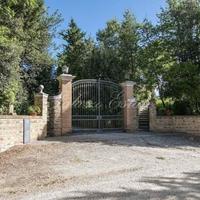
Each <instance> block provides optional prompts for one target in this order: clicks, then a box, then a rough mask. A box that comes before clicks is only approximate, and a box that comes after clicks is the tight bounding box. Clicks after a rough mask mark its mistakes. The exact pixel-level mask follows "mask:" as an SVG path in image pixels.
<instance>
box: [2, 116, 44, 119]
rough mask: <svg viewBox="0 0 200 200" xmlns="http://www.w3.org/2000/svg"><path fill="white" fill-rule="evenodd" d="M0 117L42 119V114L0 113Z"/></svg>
mask: <svg viewBox="0 0 200 200" xmlns="http://www.w3.org/2000/svg"><path fill="white" fill-rule="evenodd" d="M0 119H42V116H31V115H0Z"/></svg>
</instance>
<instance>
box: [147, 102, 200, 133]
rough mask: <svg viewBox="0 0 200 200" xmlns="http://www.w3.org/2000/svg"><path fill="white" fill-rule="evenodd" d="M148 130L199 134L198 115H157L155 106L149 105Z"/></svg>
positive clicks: (199, 119) (199, 121)
mask: <svg viewBox="0 0 200 200" xmlns="http://www.w3.org/2000/svg"><path fill="white" fill-rule="evenodd" d="M149 111H150V130H151V131H153V132H160V133H187V134H190V135H195V136H200V116H157V112H156V107H155V105H154V104H151V105H150V108H149Z"/></svg>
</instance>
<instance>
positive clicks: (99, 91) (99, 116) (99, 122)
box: [98, 78, 101, 132]
mask: <svg viewBox="0 0 200 200" xmlns="http://www.w3.org/2000/svg"><path fill="white" fill-rule="evenodd" d="M100 84H101V81H100V78H99V79H98V132H100V130H101V85H100Z"/></svg>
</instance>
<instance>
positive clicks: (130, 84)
mask: <svg viewBox="0 0 200 200" xmlns="http://www.w3.org/2000/svg"><path fill="white" fill-rule="evenodd" d="M135 85H136V83H135V82H134V81H125V82H123V83H121V86H123V87H124V86H135Z"/></svg>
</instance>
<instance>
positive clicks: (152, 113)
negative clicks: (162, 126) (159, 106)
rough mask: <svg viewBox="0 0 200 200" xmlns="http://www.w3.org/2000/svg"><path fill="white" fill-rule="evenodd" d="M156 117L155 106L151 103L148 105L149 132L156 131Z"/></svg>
mask: <svg viewBox="0 0 200 200" xmlns="http://www.w3.org/2000/svg"><path fill="white" fill-rule="evenodd" d="M156 116H157V111H156V106H155V104H154V103H153V102H151V103H150V105H149V130H150V131H155V130H156Z"/></svg>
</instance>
